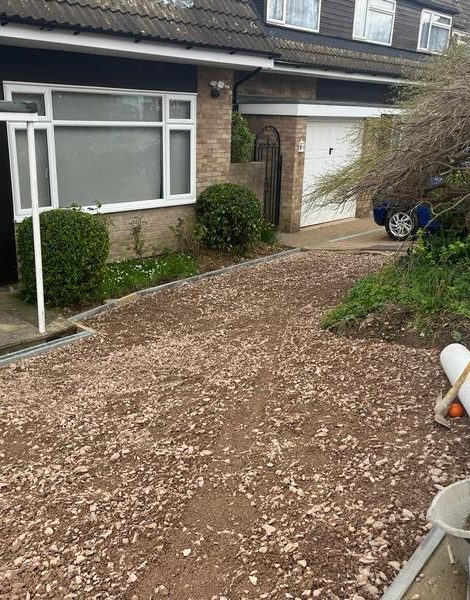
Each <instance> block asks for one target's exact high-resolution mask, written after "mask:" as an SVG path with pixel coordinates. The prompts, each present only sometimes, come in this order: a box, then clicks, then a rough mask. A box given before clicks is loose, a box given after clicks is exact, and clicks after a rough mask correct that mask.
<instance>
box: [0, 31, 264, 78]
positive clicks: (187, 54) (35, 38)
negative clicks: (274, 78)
mask: <svg viewBox="0 0 470 600" xmlns="http://www.w3.org/2000/svg"><path fill="white" fill-rule="evenodd" d="M0 44H8V45H12V46H26V47H28V48H45V49H48V50H62V51H68V52H81V53H86V54H104V55H108V56H121V57H124V58H138V59H140V60H158V61H164V62H176V63H190V64H198V65H208V66H220V67H226V68H233V69H245V68H258V67H262V68H272V67H273V65H274V60H273V59H272V58H270V57H268V56H258V55H255V54H248V53H246V52H245V53H244V52H236V53H232V54H231V53H230V52H229V51H228V50H227V51H224V50H211V49H205V48H198V47H192V48H186V47H185V46H184V45H179V44H164V43H159V42H151V41H148V40H141V41H139V42H138V43H136V42H135V41H134V40H133V39H132V38H122V37H118V36H111V35H101V34H96V33H87V32H81V33H79V34H77V35H74V32H73V31H71V30H67V29H53V30H52V31H47V30H41V29H39V28H38V27H33V26H30V25H17V24H13V23H7V24H6V25H4V26H3V27H0Z"/></svg>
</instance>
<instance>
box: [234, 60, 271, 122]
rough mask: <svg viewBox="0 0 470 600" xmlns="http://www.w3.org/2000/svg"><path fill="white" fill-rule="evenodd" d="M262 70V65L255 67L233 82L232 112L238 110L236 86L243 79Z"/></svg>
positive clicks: (243, 81) (238, 85) (243, 80)
mask: <svg viewBox="0 0 470 600" xmlns="http://www.w3.org/2000/svg"><path fill="white" fill-rule="evenodd" d="M262 70H263V67H258V68H257V69H255V70H254V71H251V72H250V73H248V75H245V77H242V78H241V79H239V80H238V81H237V82H236V83H234V84H233V95H232V104H233V112H238V88H239V87H240V85H241V84H242V83H245V81H248V80H249V79H251V78H252V77H254V76H255V75H258V73H261V71H262Z"/></svg>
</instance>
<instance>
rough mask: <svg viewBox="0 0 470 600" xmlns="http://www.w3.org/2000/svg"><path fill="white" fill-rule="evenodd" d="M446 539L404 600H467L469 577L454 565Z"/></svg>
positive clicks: (457, 565)
mask: <svg viewBox="0 0 470 600" xmlns="http://www.w3.org/2000/svg"><path fill="white" fill-rule="evenodd" d="M447 546H448V542H447V539H446V538H444V539H443V541H442V542H441V544H440V545H439V547H438V548H437V550H436V551H435V552H434V554H433V555H432V556H431V558H430V559H429V561H428V562H427V563H426V565H425V566H424V568H423V570H422V571H421V573H420V575H419V577H417V578H416V580H415V582H414V583H413V585H412V586H411V587H410V589H409V590H408V592H407V593H406V594H405V596H404V597H403V600H465V599H466V598H467V575H466V573H465V569H464V568H463V567H461V566H460V565H459V564H454V565H452V564H451V562H450V558H449V553H448V550H447Z"/></svg>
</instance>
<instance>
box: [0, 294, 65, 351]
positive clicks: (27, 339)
mask: <svg viewBox="0 0 470 600" xmlns="http://www.w3.org/2000/svg"><path fill="white" fill-rule="evenodd" d="M75 331H76V325H74V324H73V323H71V322H70V321H68V320H67V319H64V318H63V317H61V316H60V315H58V314H57V313H55V312H53V311H50V310H48V311H46V333H44V334H40V333H39V331H38V325H37V309H36V306H35V305H31V304H26V303H25V302H23V300H22V299H21V298H20V296H19V295H18V293H16V292H1V293H0V356H1V355H2V354H6V353H8V352H12V351H15V350H20V349H21V348H28V347H29V346H34V345H36V344H41V343H43V342H46V341H49V340H53V339H56V338H58V337H62V336H65V335H69V334H70V333H74V332H75Z"/></svg>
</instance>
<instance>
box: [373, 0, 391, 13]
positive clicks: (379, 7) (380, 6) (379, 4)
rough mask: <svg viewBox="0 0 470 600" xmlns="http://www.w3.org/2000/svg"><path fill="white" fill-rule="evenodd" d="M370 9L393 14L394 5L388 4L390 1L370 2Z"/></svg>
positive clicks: (378, 0) (374, 0) (376, 0)
mask: <svg viewBox="0 0 470 600" xmlns="http://www.w3.org/2000/svg"><path fill="white" fill-rule="evenodd" d="M370 7H371V8H376V9H377V10H383V11H385V12H389V13H394V12H395V4H394V3H393V2H390V0H370Z"/></svg>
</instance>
